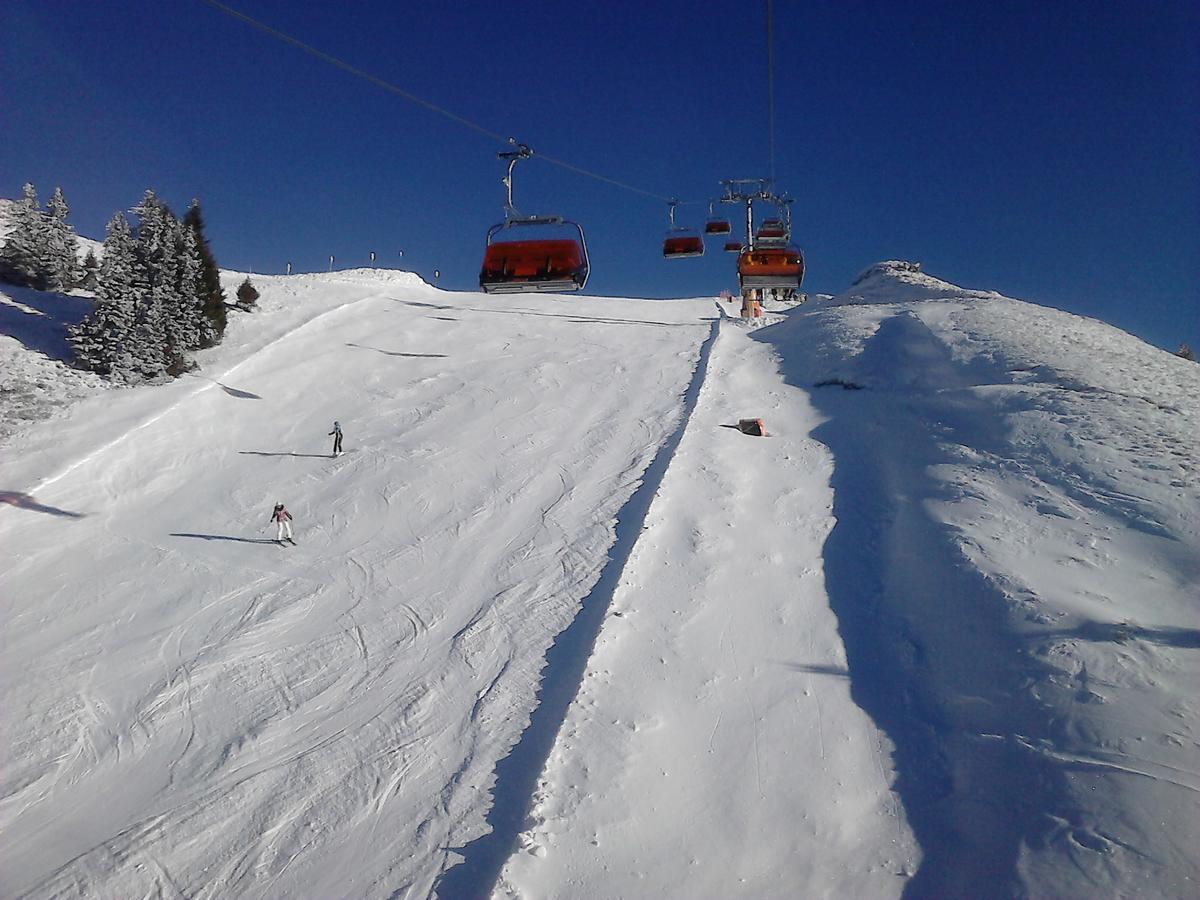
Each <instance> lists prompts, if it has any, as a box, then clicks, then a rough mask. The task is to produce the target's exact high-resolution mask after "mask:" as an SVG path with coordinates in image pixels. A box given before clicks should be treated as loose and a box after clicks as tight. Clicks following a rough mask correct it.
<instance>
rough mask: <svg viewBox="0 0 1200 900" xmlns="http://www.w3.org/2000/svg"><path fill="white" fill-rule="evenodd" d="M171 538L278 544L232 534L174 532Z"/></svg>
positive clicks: (267, 539)
mask: <svg viewBox="0 0 1200 900" xmlns="http://www.w3.org/2000/svg"><path fill="white" fill-rule="evenodd" d="M171 537H181V538H196V539H198V540H201V541H236V542H237V543H239V544H277V543H279V542H278V541H276V540H275V539H273V538H245V537H237V536H236V535H232V534H190V533H188V532H186V531H172V532H171Z"/></svg>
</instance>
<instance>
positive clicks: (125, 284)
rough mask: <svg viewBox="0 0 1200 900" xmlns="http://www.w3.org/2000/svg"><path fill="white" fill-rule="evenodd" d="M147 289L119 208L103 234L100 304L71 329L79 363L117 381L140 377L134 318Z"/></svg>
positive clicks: (99, 283)
mask: <svg viewBox="0 0 1200 900" xmlns="http://www.w3.org/2000/svg"><path fill="white" fill-rule="evenodd" d="M94 259H95V258H94V257H93V260H94ZM144 291H145V279H144V277H143V275H142V274H141V262H140V260H139V259H138V254H137V245H136V243H135V241H134V238H133V232H132V231H131V230H130V228H129V223H128V222H127V221H126V219H125V216H124V215H123V214H121V213H117V214H116V215H115V216H113V217H112V219H111V221H109V223H108V229H107V233H106V234H105V238H104V261H103V262H102V263H100V272H99V274H98V276H97V283H96V308H95V309H94V310H93V311H92V314H91V315H90V316H88V317H87V318H86V319H84V320H83V321H82V322H80V323H79V324H78V325H76V326H74V327H73V328H71V330H70V333H69V340H70V341H71V344H72V346H74V348H75V361H76V363H77V364H78V365H79V366H80V367H81V368H84V369H89V370H91V371H93V372H98V373H99V374H101V375H104V376H106V377H108V378H110V379H112V380H114V381H130V380H136V378H137V373H136V365H135V359H134V354H133V344H134V340H135V334H134V324H135V319H136V315H137V301H138V296H139V295H140V294H141V293H143V292H144Z"/></svg>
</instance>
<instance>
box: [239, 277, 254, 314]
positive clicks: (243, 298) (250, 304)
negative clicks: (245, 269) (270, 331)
mask: <svg viewBox="0 0 1200 900" xmlns="http://www.w3.org/2000/svg"><path fill="white" fill-rule="evenodd" d="M257 302H258V288H256V287H255V286H254V285H253V283H251V281H250V276H249V275H247V276H246V280H245V281H243V282H242V283H241V284H240V285H238V289H237V305H238V309H243V310H245V311H246V312H250V311H251V310H253V309H254V304H256V303H257Z"/></svg>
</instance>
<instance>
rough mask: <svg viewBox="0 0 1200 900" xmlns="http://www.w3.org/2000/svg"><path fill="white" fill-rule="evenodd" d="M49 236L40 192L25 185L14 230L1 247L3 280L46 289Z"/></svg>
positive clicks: (0, 260) (0, 266)
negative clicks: (40, 203)
mask: <svg viewBox="0 0 1200 900" xmlns="http://www.w3.org/2000/svg"><path fill="white" fill-rule="evenodd" d="M47 236H48V235H47V226H46V217H45V216H43V215H42V212H41V210H40V209H39V208H38V199H37V191H36V190H35V189H34V187H33V185H32V184H26V185H25V195H24V197H23V198H22V199H21V200H20V201H19V202H18V203H17V205H16V206H15V207H14V208H13V217H12V230H11V231H10V232H9V233H8V236H7V237H6V238H5V243H4V247H3V248H0V280H2V281H7V282H9V283H10V284H20V285H25V286H26V287H31V288H35V289H36V290H39V291H44V290H45V289H46V286H47V284H48V282H49V277H48V276H49V272H48V270H47V265H46V243H47Z"/></svg>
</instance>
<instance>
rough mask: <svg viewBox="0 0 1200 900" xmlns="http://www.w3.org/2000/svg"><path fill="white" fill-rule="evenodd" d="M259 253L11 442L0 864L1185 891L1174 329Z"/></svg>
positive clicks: (276, 879)
mask: <svg viewBox="0 0 1200 900" xmlns="http://www.w3.org/2000/svg"><path fill="white" fill-rule="evenodd" d="M240 280H241V276H240V275H235V274H233V273H231V274H230V275H229V276H228V284H227V288H233V287H236V284H237V282H238V281H240ZM255 280H256V283H257V284H258V285H259V288H260V290H261V291H262V299H261V300H260V306H261V311H260V312H257V313H253V314H246V315H239V316H236V317H234V318H233V319H232V324H231V326H230V331H229V333H228V336H227V339H226V341H225V342H224V343H223V344H222V345H221V346H220V347H217V348H213V349H212V350H209V351H204V352H203V353H202V354H200V355H199V361H200V363H201V366H202V369H201V376H200V377H196V376H192V377H187V378H183V379H180V380H178V381H176V382H173V383H171V384H169V385H165V386H160V387H154V388H149V387H143V388H136V389H129V390H119V391H106V392H103V393H102V394H100V395H97V396H93V397H90V398H86V399H83V400H80V401H78V402H76V403H75V405H74V406H72V407H71V408H70V409H69V410H67V411H65V412H63V413H60V414H59V415H58V416H56V417H55V418H53V419H50V420H47V421H45V422H42V423H41V424H38V425H35V426H32V427H28V426H27V427H24V428H22V429H21V430H19V432H18V433H17V434H15V435H14V436H13V437H11V438H10V439H9V441H8V443H7V444H6V446H5V452H4V456H3V459H2V460H0V489H2V491H3V493H2V494H0V496H2V497H3V499H5V500H7V501H8V505H7V506H0V541H2V542H3V548H4V549H3V556H2V557H0V581H2V583H3V584H4V593H3V597H2V599H0V603H2V604H3V612H4V621H5V629H4V632H3V638H2V641H3V643H2V645H0V676H2V679H0V708H2V709H3V710H4V723H5V728H6V740H7V745H8V747H9V752H8V753H7V754H6V755H5V758H4V760H3V769H2V770H0V828H2V829H3V832H4V834H3V847H4V849H3V851H0V852H2V853H3V859H2V864H0V893H3V895H5V896H15V895H29V896H38V897H40V896H57V895H62V894H80V895H89V896H147V895H154V894H155V893H157V894H160V895H166V894H171V895H180V894H181V895H184V896H214V897H215V896H233V895H237V896H257V897H277V896H321V897H327V896H328V897H333V896H356V897H357V896H364V897H375V896H404V897H424V896H429V895H431V894H432V893H435V892H437V893H438V894H439V895H440V896H442V897H445V898H449V897H464V896H486V895H487V894H488V893H490V892H492V890H493V888H494V890H495V894H496V895H497V896H505V897H507V896H522V897H543V896H546V897H549V896H557V897H562V896H579V897H618V896H623V897H640V896H656V895H657V896H698V897H699V896H721V897H732V896H743V897H756V898H757V897H796V896H827V897H846V896H858V897H886V896H899V895H900V894H901V893H902V892H904V893H907V894H908V895H910V896H970V897H987V896H1013V895H1029V896H1056V897H1080V898H1083V897H1094V896H1135V895H1145V896H1165V897H1189V896H1194V895H1195V889H1196V879H1197V877H1198V875H1197V866H1196V862H1195V854H1194V851H1193V850H1192V848H1193V847H1194V846H1196V845H1198V844H1200V835H1198V834H1197V823H1198V821H1200V805H1198V804H1197V796H1198V792H1200V774H1198V773H1200V723H1198V721H1197V718H1198V716H1200V708H1198V705H1197V703H1196V700H1195V697H1196V687H1197V685H1198V683H1200V677H1198V676H1200V662H1198V656H1200V627H1198V625H1197V621H1198V617H1197V609H1196V599H1195V598H1196V596H1197V595H1198V594H1200V591H1198V590H1197V588H1198V587H1200V562H1198V560H1200V535H1198V531H1200V523H1198V515H1200V512H1198V510H1200V502H1197V501H1200V496H1198V494H1200V490H1198V487H1197V471H1198V470H1200V459H1198V458H1197V451H1196V446H1195V434H1196V433H1197V432H1198V430H1200V429H1198V428H1197V426H1198V425H1200V422H1198V421H1197V420H1198V419H1200V405H1198V401H1197V399H1196V398H1197V396H1198V393H1197V389H1198V388H1200V367H1196V366H1195V365H1194V364H1190V363H1187V362H1185V361H1183V360H1180V359H1177V358H1176V357H1173V356H1170V355H1169V354H1166V353H1163V352H1162V351H1158V350H1155V349H1154V348H1151V347H1148V346H1147V345H1145V344H1143V343H1142V342H1140V341H1137V340H1136V339H1134V338H1131V337H1130V336H1128V335H1126V334H1124V333H1122V332H1119V331H1117V330H1115V329H1112V328H1110V327H1108V326H1106V325H1103V324H1102V323H1099V322H1094V321H1090V320H1084V319H1080V318H1078V317H1075V316H1070V315H1068V314H1065V313H1060V312H1055V311H1051V310H1046V309H1043V308H1041V307H1037V306H1033V305H1031V304H1027V303H1022V302H1018V301H1014V300H1009V299H1006V298H1003V297H1000V296H998V295H996V294H993V293H989V292H976V291H965V290H963V289H961V288H957V287H955V286H953V285H949V284H946V283H945V282H941V281H938V280H937V279H935V278H932V277H930V276H927V275H924V274H923V273H921V272H919V271H917V270H916V269H915V267H912V266H908V265H905V264H898V263H889V264H881V265H880V266H877V267H873V268H872V269H871V270H869V271H868V272H867V273H864V277H863V278H861V279H860V280H859V281H857V282H856V284H855V285H854V286H852V288H851V289H850V291H849V292H848V293H847V294H845V295H842V296H840V297H835V298H829V299H822V300H821V301H820V302H817V303H810V304H809V305H807V306H804V307H800V308H797V309H794V310H791V311H789V312H787V313H777V314H772V315H771V316H770V317H769V319H768V322H767V323H766V324H765V325H763V326H762V327H756V328H755V327H747V326H744V325H742V324H739V323H735V322H732V321H730V320H727V319H723V320H721V321H720V322H719V323H718V322H717V321H715V320H714V306H713V303H712V301H711V300H705V301H678V302H662V301H657V302H656V301H638V300H618V299H602V298H579V297H573V298H567V297H550V296H537V297H530V296H513V297H508V298H497V297H485V296H483V295H479V294H454V293H447V292H442V291H438V290H435V289H434V288H431V287H429V286H428V285H425V284H424V283H422V282H420V281H419V280H418V279H417V278H416V277H415V276H412V275H409V274H406V273H389V272H380V271H368V270H361V271H356V272H344V273H334V274H329V275H305V276H293V277H288V278H284V277H277V278H270V277H257V278H256V279H255ZM26 346H28V345H26ZM20 352H22V353H26V354H28V353H32V352H34V351H33V350H26V349H24V348H22V349H21V350H20ZM749 416H763V417H764V418H765V419H766V423H767V427H768V430H769V431H770V432H771V436H770V437H769V438H766V439H762V438H752V437H748V436H746V435H743V434H741V433H739V432H738V431H737V430H736V429H734V428H730V427H723V426H729V425H732V424H734V423H735V422H736V420H737V419H738V418H742V417H749ZM334 419H338V420H339V421H340V422H341V424H342V426H343V428H344V430H345V432H346V447H347V450H348V452H347V453H346V455H345V456H342V457H339V458H336V459H333V458H329V457H328V456H326V455H325V454H326V453H327V451H328V449H329V444H328V443H327V442H328V441H330V440H331V438H329V437H328V436H327V434H326V433H327V432H328V431H329V430H330V428H331V425H332V422H333V420H334ZM276 500H282V501H284V502H285V503H287V504H288V506H289V508H290V509H291V511H292V512H293V514H294V515H295V517H296V525H297V541H298V545H297V546H295V547H280V546H276V545H275V544H273V543H271V542H269V540H268V539H267V536H266V535H264V534H263V533H262V531H261V529H262V528H263V526H265V525H266V519H267V515H268V514H269V512H270V508H271V505H272V504H273V503H274V502H275V501H276Z"/></svg>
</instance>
